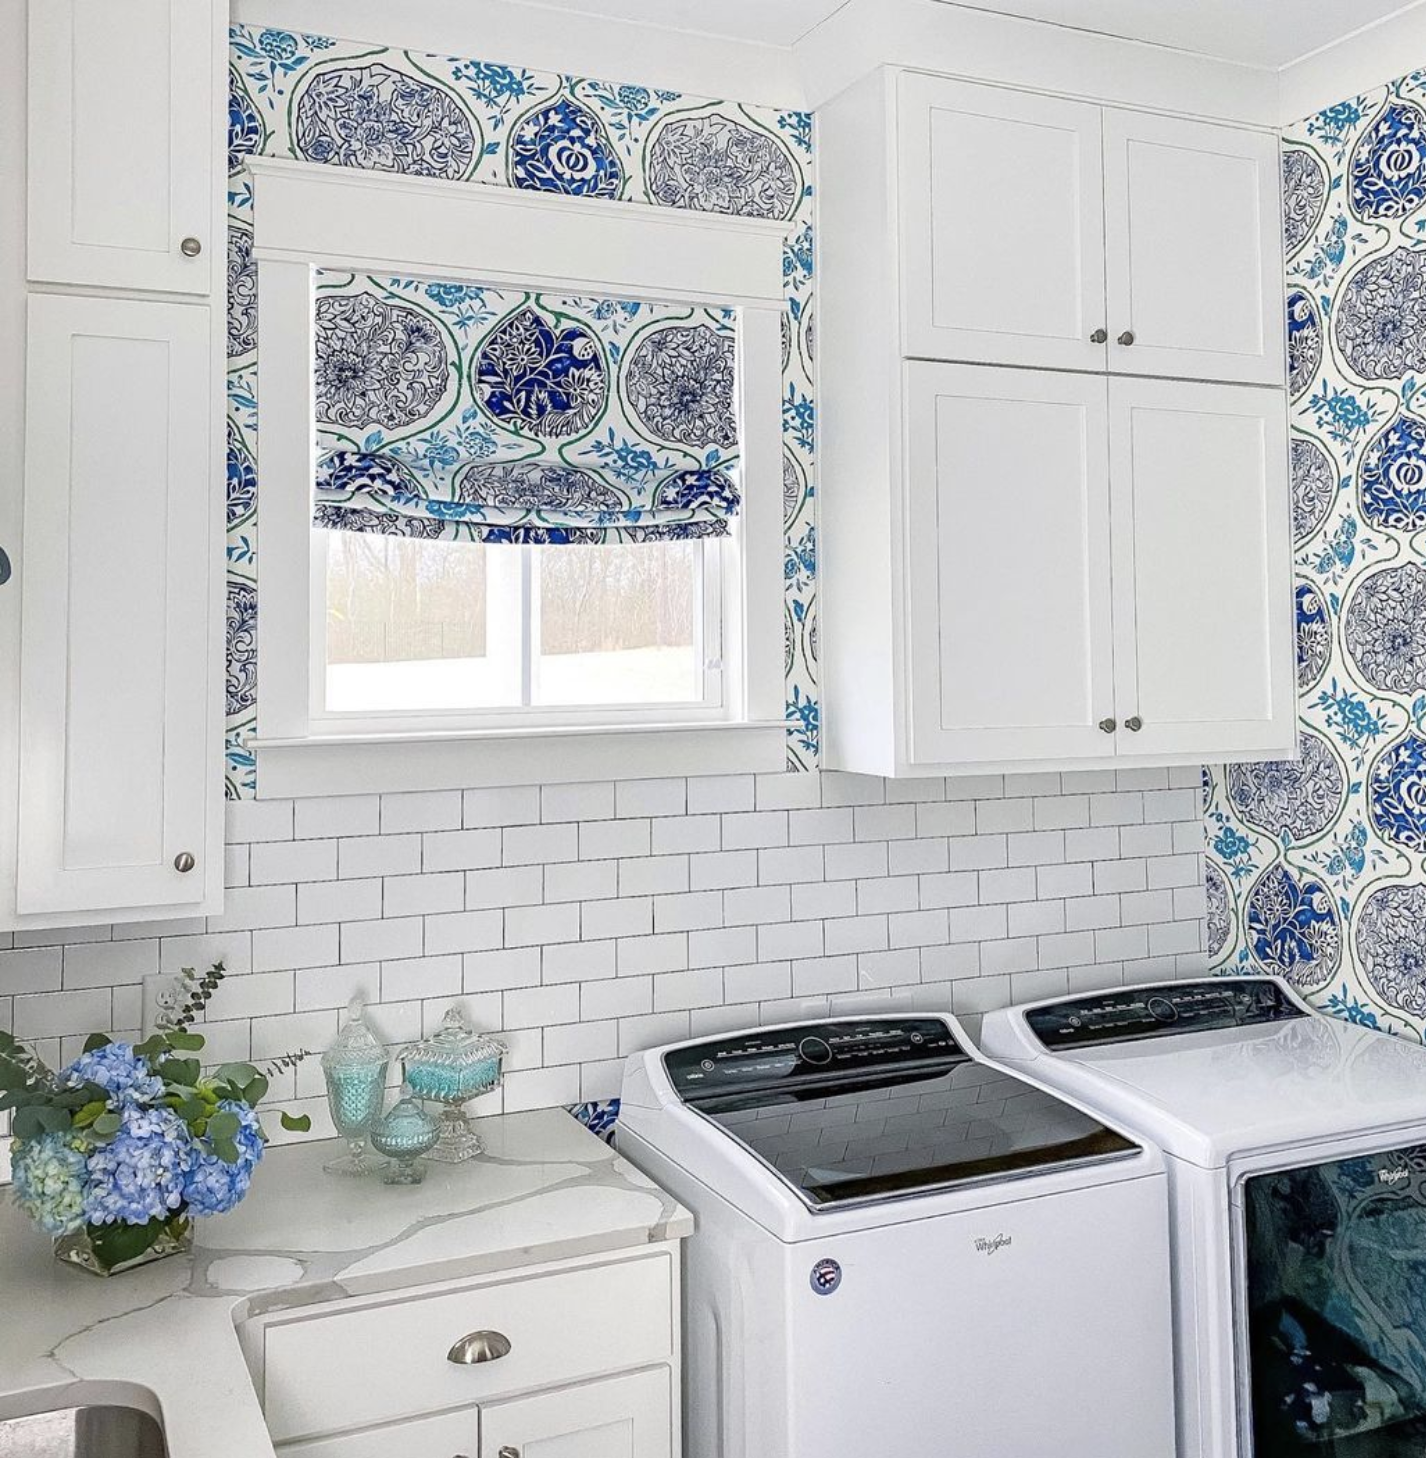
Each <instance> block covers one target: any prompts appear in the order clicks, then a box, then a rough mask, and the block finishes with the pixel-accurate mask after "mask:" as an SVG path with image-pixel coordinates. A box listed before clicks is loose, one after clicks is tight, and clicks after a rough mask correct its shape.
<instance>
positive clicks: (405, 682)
mask: <svg viewBox="0 0 1426 1458" xmlns="http://www.w3.org/2000/svg"><path fill="white" fill-rule="evenodd" d="M324 535H325V537H326V539H327V708H328V709H329V710H330V711H335V712H346V713H351V712H381V711H388V710H405V711H408V712H411V711H420V710H422V709H455V708H470V707H488V706H494V705H504V704H508V703H511V702H518V693H519V678H518V674H517V675H515V676H514V689H513V694H514V698H513V699H512V688H511V677H512V675H511V674H510V673H509V672H508V671H507V670H506V667H505V665H504V664H503V663H502V662H501V661H498V660H499V659H500V658H502V657H504V658H508V657H509V656H510V655H511V654H513V653H515V652H517V651H518V627H517V628H515V630H514V634H513V637H514V641H513V642H512V643H511V645H510V649H509V652H507V653H506V654H504V655H499V654H497V655H496V656H495V659H492V657H491V656H489V655H487V651H486V649H487V578H488V576H489V562H488V557H489V555H490V549H488V548H486V547H484V546H481V545H479V544H476V543H472V542H449V541H423V540H420V539H417V538H408V537H385V536H378V535H375V534H365V533H359V532H326V533H324ZM495 550H497V551H498V550H501V549H499V548H497V549H495ZM506 550H508V549H506ZM491 626H492V628H493V627H494V625H491Z"/></svg>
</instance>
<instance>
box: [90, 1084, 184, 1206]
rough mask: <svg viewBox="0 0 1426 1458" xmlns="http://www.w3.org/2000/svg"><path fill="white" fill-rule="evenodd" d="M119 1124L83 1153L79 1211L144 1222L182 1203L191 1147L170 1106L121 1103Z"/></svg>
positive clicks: (180, 1122) (182, 1123)
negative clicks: (85, 1179) (84, 1185)
mask: <svg viewBox="0 0 1426 1458" xmlns="http://www.w3.org/2000/svg"><path fill="white" fill-rule="evenodd" d="M120 1113H121V1115H122V1118H123V1125H122V1127H121V1128H120V1130H119V1132H118V1133H117V1134H116V1135H115V1136H114V1138H113V1139H112V1140H111V1141H110V1142H109V1143H108V1144H101V1145H100V1146H99V1147H98V1148H96V1149H95V1150H94V1152H93V1153H92V1154H91V1155H90V1156H89V1188H88V1190H87V1191H86V1193H85V1199H84V1214H85V1218H86V1219H87V1220H88V1221H89V1223H90V1224H91V1225H113V1224H116V1223H119V1222H122V1223H123V1224H125V1225H146V1224H148V1222H149V1221H150V1220H164V1219H167V1218H168V1216H169V1215H171V1214H172V1213H173V1212H174V1211H175V1210H177V1209H178V1208H179V1206H180V1205H182V1204H183V1186H184V1181H185V1180H186V1179H187V1178H188V1173H189V1171H190V1170H191V1169H192V1168H193V1161H194V1157H195V1151H194V1148H193V1140H192V1137H191V1136H190V1134H189V1132H188V1127H187V1125H185V1124H184V1122H183V1120H182V1119H180V1118H179V1117H178V1115H177V1114H175V1113H174V1112H173V1111H172V1110H171V1109H145V1108H142V1107H140V1106H139V1105H138V1104H135V1103H125V1104H124V1105H123V1106H122V1108H121V1109H120Z"/></svg>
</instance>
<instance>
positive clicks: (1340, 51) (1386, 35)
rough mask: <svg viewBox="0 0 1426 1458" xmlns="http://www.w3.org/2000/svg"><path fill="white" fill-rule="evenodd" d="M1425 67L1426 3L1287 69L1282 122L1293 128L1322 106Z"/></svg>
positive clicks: (1282, 84) (1282, 81)
mask: <svg viewBox="0 0 1426 1458" xmlns="http://www.w3.org/2000/svg"><path fill="white" fill-rule="evenodd" d="M1422 66H1426V0H1418V3H1417V4H1416V5H1414V6H1413V7H1412V8H1411V9H1410V10H1404V11H1401V12H1399V13H1398V14H1396V15H1393V16H1390V17H1389V18H1388V19H1386V20H1383V21H1380V22H1378V23H1377V24H1376V25H1371V26H1368V27H1367V28H1366V29H1364V30H1359V31H1358V32H1357V33H1356V34H1355V35H1350V36H1348V37H1347V38H1346V39H1345V40H1340V41H1338V42H1337V43H1336V44H1335V45H1331V46H1326V47H1324V48H1323V49H1322V50H1320V51H1316V52H1314V53H1313V54H1312V55H1310V56H1304V57H1303V58H1302V59H1301V60H1300V61H1294V62H1293V63H1292V65H1290V66H1285V67H1284V68H1283V69H1282V71H1281V73H1280V75H1279V78H1278V79H1279V101H1278V119H1279V121H1280V123H1281V125H1282V126H1284V127H1290V126H1293V125H1294V124H1295V123H1297V122H1299V121H1302V120H1303V119H1304V118H1305V117H1309V116H1311V115H1312V114H1313V112H1317V111H1321V110H1322V109H1323V107H1327V106H1331V105H1333V104H1334V103H1335V102H1338V101H1343V100H1345V99H1346V98H1347V97H1350V96H1359V95H1361V94H1362V92H1364V91H1371V90H1372V89H1373V88H1375V87H1377V86H1382V85H1384V84H1385V83H1386V82H1388V81H1394V80H1396V78H1397V77H1398V76H1405V75H1406V74H1408V73H1409V72H1411V71H1415V70H1417V69H1419V68H1420V67H1422Z"/></svg>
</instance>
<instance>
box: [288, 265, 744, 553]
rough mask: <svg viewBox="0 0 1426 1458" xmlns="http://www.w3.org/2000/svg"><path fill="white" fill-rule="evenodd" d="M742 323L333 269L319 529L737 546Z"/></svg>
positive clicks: (319, 347)
mask: <svg viewBox="0 0 1426 1458" xmlns="http://www.w3.org/2000/svg"><path fill="white" fill-rule="evenodd" d="M736 358H737V350H736V329H735V316H734V314H733V312H732V311H731V310H722V309H706V308H696V307H691V306H687V305H683V306H679V305H671V304H650V303H634V302H619V301H615V300H610V299H559V298H552V297H549V296H547V295H541V294H522V293H508V292H500V291H497V290H494V289H488V288H479V287H474V286H471V285H467V284H454V283H430V282H425V281H415V280H407V279H376V278H371V277H365V276H353V275H349V274H332V273H319V274H318V276H317V299H316V415H317V427H318V470H317V483H316V510H315V518H314V519H315V521H316V523H317V525H318V526H322V527H327V528H332V529H335V530H341V531H359V532H381V533H385V534H387V535H393V536H415V537H429V538H452V539H463V540H468V541H485V542H519V543H523V542H539V543H598V542H616V541H623V542H627V541H649V540H664V539H669V538H686V537H706V536H721V535H723V534H725V533H726V532H727V530H728V526H729V522H730V521H731V519H732V517H733V516H734V515H735V514H736V512H737V510H738V504H739V479H738V420H737V403H736V402H737V388H736V385H737V381H736Z"/></svg>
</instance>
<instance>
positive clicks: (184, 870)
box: [173, 851, 198, 876]
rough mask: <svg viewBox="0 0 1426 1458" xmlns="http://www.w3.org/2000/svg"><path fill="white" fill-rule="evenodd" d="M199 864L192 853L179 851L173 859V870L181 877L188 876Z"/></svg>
mask: <svg viewBox="0 0 1426 1458" xmlns="http://www.w3.org/2000/svg"><path fill="white" fill-rule="evenodd" d="M197 864H198V862H197V861H196V860H195V859H194V857H193V852H192V851H179V853H178V854H177V855H176V856H174V858H173V869H174V870H175V871H177V872H179V874H180V875H184V876H186V875H187V874H188V873H189V871H191V870H192V869H193V868H194V866H196V865H197Z"/></svg>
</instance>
